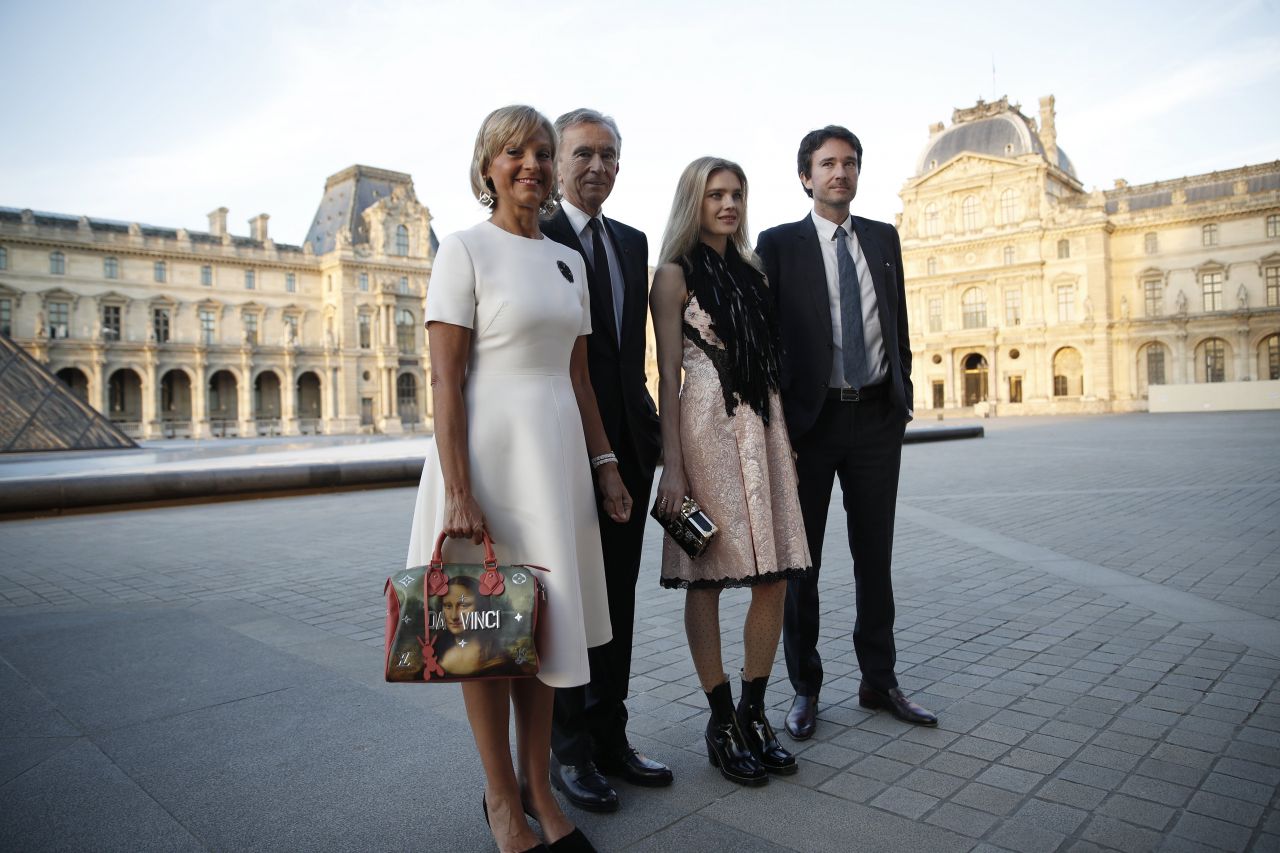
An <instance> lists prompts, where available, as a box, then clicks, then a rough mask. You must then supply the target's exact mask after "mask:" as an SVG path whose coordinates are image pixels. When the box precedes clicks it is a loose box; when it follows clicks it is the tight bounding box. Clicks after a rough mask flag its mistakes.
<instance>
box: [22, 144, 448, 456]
mask: <svg viewBox="0 0 1280 853" xmlns="http://www.w3.org/2000/svg"><path fill="white" fill-rule="evenodd" d="M267 222H268V216H267V215H266V214H262V215H261V216H257V217H254V218H253V219H252V220H251V221H250V223H249V224H250V235H249V236H248V237H240V236H233V235H232V234H231V233H230V231H228V228H227V210H226V208H219V209H218V210H216V211H214V212H213V213H211V214H209V230H208V231H207V232H196V231H187V230H185V229H182V228H177V229H173V228H154V227H150V226H145V225H139V224H137V223H125V222H114V221H107V220H100V219H93V218H90V217H85V216H80V217H76V216H65V215H59V214H45V213H35V212H33V211H30V210H15V209H11V208H0V332H3V333H5V334H7V335H9V336H10V337H12V338H14V339H15V340H16V341H17V342H18V343H19V344H20V345H21V346H23V347H24V348H25V349H26V350H27V351H28V352H30V353H31V354H32V355H34V356H35V357H36V358H37V359H38V360H39V361H41V362H43V363H44V364H45V365H46V366H47V367H48V368H49V370H50V371H52V372H53V373H55V374H56V375H57V376H58V377H59V378H61V379H62V380H63V381H64V382H65V383H67V385H69V386H70V387H71V388H72V390H73V391H74V392H75V393H76V394H77V395H79V396H80V397H81V398H82V399H85V400H87V401H88V402H89V403H91V404H92V405H93V406H94V407H95V408H97V409H98V410H99V411H101V412H103V413H104V414H106V415H107V416H108V417H110V418H111V420H113V421H115V422H116V423H117V424H119V425H120V426H121V427H122V428H123V429H124V430H125V431H126V432H127V433H129V434H130V435H132V436H134V437H138V438H155V437H166V436H179V437H186V436H190V437H197V438H201V437H207V436H214V435H217V436H221V435H239V436H255V435H274V434H282V435H296V434H300V433H350V432H359V431H370V432H372V431H377V432H384V433H397V432H403V431H406V430H408V431H413V430H419V429H424V428H425V427H426V425H427V424H428V422H429V418H430V409H429V403H430V401H429V395H428V394H427V393H426V382H425V380H426V376H427V368H426V359H425V344H426V341H425V333H424V331H423V323H422V320H423V312H424V306H425V299H426V292H427V281H428V279H429V278H430V275H431V260H432V257H433V256H434V252H435V246H436V238H435V235H434V234H433V233H432V229H431V216H430V214H429V213H428V211H427V208H426V207H424V206H423V205H422V204H420V203H419V202H418V199H417V197H416V195H415V193H414V188H413V181H412V179H411V178H410V177H409V175H406V174H403V173H400V172H391V171H386V170H383V169H373V168H370V167H367V166H352V167H350V168H348V169H344V170H343V171H341V172H339V173H338V174H336V175H334V176H332V177H331V178H329V180H328V181H327V182H326V183H325V189H324V195H323V198H322V200H321V202H320V205H319V208H318V210H317V213H316V217H315V220H314V222H313V223H312V225H311V229H310V231H309V233H308V234H307V237H306V240H305V241H304V242H303V243H302V245H301V246H295V245H287V244H283V243H276V242H275V241H274V240H273V239H272V238H271V237H270V235H269V234H268V229H267Z"/></svg>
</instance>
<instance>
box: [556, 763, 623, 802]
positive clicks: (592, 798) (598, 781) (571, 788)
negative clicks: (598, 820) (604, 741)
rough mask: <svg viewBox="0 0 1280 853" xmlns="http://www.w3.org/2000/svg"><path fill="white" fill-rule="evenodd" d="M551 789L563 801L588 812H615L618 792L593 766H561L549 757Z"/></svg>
mask: <svg viewBox="0 0 1280 853" xmlns="http://www.w3.org/2000/svg"><path fill="white" fill-rule="evenodd" d="M550 775H551V787H553V788H555V789H556V790H557V791H559V792H560V793H562V794H564V796H565V799H566V800H568V801H569V802H571V803H573V804H574V805H575V806H577V807H578V808H580V809H586V810H587V811H589V812H616V811H617V810H618V792H617V791H615V790H613V786H611V785H610V784H609V782H608V780H607V779H605V778H604V777H603V776H601V775H600V771H599V770H597V769H596V766H595V764H593V763H591V762H590V761H588V762H586V763H584V764H561V763H560V761H559V760H558V759H557V758H556V757H555V756H554V755H552V756H551V773H550Z"/></svg>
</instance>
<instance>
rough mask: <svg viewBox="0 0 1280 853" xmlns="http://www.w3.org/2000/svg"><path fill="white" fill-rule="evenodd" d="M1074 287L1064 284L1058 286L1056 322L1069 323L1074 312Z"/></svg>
mask: <svg viewBox="0 0 1280 853" xmlns="http://www.w3.org/2000/svg"><path fill="white" fill-rule="evenodd" d="M1075 307H1076V287H1075V285H1074V284H1064V285H1062V286H1061V287H1059V288H1058V322H1059V323H1070V322H1071V319H1072V317H1073V316H1074V314H1075Z"/></svg>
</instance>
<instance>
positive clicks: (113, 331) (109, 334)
mask: <svg viewBox="0 0 1280 853" xmlns="http://www.w3.org/2000/svg"><path fill="white" fill-rule="evenodd" d="M102 338H103V340H107V341H118V340H120V306H119V305H103V306H102Z"/></svg>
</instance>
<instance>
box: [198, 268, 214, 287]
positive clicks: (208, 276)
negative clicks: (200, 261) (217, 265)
mask: <svg viewBox="0 0 1280 853" xmlns="http://www.w3.org/2000/svg"><path fill="white" fill-rule="evenodd" d="M200 283H201V284H202V285H204V286H205V287H213V267H211V266H209V265H208V264H205V265H204V266H202V267H200Z"/></svg>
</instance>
